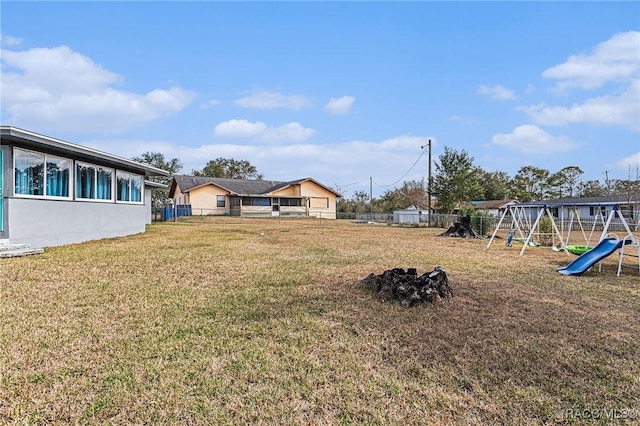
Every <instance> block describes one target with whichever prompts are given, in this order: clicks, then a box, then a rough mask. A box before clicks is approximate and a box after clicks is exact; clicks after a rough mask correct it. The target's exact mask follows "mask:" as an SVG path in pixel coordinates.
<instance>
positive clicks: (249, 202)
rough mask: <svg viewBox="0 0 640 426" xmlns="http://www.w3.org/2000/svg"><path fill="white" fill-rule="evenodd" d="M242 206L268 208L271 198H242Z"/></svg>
mask: <svg viewBox="0 0 640 426" xmlns="http://www.w3.org/2000/svg"><path fill="white" fill-rule="evenodd" d="M242 205H243V206H261V207H268V206H270V205H271V198H262V197H244V198H243V199H242Z"/></svg>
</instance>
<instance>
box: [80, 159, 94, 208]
mask: <svg viewBox="0 0 640 426" xmlns="http://www.w3.org/2000/svg"><path fill="white" fill-rule="evenodd" d="M95 178H96V169H95V167H93V166H89V165H84V164H77V165H76V198H88V199H95V198H96V192H95V188H96V183H95Z"/></svg>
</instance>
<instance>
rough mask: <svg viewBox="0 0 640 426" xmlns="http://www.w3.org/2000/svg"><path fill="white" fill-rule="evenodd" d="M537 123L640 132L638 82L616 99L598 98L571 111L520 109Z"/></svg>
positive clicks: (536, 106)
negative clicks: (579, 124) (585, 125)
mask: <svg viewBox="0 0 640 426" xmlns="http://www.w3.org/2000/svg"><path fill="white" fill-rule="evenodd" d="M522 109H523V110H524V111H525V112H526V113H527V114H528V115H529V117H531V119H533V120H534V121H535V122H536V123H538V124H542V125H548V126H560V125H565V124H570V123H586V124H595V125H602V126H621V127H627V128H629V129H631V130H635V131H638V130H640V80H635V81H633V82H632V83H631V84H630V85H629V87H628V88H627V90H626V91H625V92H624V93H623V94H621V95H619V96H611V95H607V96H601V97H596V98H592V99H588V100H587V101H586V102H584V103H582V104H573V105H571V107H563V106H556V107H551V106H546V105H544V104H540V105H532V106H530V107H526V108H522Z"/></svg>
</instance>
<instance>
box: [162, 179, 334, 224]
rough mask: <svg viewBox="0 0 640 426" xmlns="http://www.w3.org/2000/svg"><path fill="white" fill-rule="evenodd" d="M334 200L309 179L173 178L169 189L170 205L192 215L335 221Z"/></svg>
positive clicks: (321, 186) (328, 191)
mask: <svg viewBox="0 0 640 426" xmlns="http://www.w3.org/2000/svg"><path fill="white" fill-rule="evenodd" d="M338 197H341V195H340V194H339V193H337V192H336V191H334V190H333V189H331V188H329V187H327V186H325V185H323V184H321V183H320V182H318V181H316V180H314V179H312V178H304V179H299V180H294V181H289V182H276V181H271V180H249V179H227V178H214V177H206V176H187V175H177V176H174V177H173V181H172V183H171V187H170V189H169V198H171V199H172V200H173V203H174V205H175V206H191V213H192V214H194V215H201V214H202V215H230V216H257V217H273V216H312V217H321V218H323V219H335V218H336V199H337V198H338Z"/></svg>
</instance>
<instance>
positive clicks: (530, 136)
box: [492, 124, 577, 155]
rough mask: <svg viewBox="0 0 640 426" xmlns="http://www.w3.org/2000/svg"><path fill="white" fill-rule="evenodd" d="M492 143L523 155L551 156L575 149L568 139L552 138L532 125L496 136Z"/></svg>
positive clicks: (565, 137)
mask: <svg viewBox="0 0 640 426" xmlns="http://www.w3.org/2000/svg"><path fill="white" fill-rule="evenodd" d="M492 142H493V143H494V144H495V145H501V146H504V147H507V148H510V149H513V150H516V151H520V152H522V153H525V154H543V155H544V154H552V153H556V152H563V151H570V150H572V149H574V148H576V147H577V144H576V143H575V142H574V141H572V140H571V139H570V138H569V137H567V136H552V135H550V134H549V133H547V132H545V131H544V130H542V129H541V128H539V127H538V126H534V125H532V124H527V125H524V126H519V127H517V128H516V129H514V131H513V132H512V133H500V134H497V135H495V136H493V138H492Z"/></svg>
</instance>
